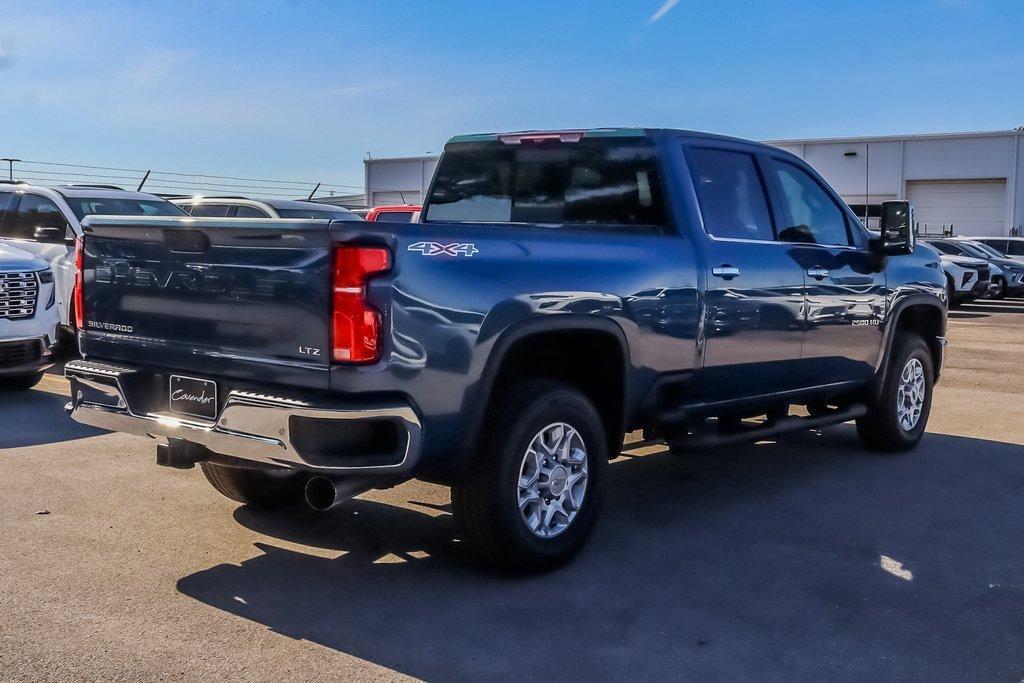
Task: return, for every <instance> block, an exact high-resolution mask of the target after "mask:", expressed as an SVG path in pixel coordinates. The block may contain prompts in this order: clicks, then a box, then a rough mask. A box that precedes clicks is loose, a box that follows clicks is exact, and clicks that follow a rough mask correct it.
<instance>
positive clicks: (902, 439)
mask: <svg viewBox="0 0 1024 683" xmlns="http://www.w3.org/2000/svg"><path fill="white" fill-rule="evenodd" d="M934 384H935V372H934V366H933V364H932V355H931V352H930V351H929V349H928V345H927V344H925V343H924V340H923V339H921V337H919V336H917V335H914V334H906V333H899V335H898V336H897V337H896V339H895V340H894V341H893V348H892V357H891V359H890V361H889V366H888V368H887V369H886V374H885V379H884V380H883V384H882V390H881V393H880V395H879V396H878V399H877V400H876V401H875V402H874V404H873V405H870V406H869V407H868V414H867V415H865V416H864V417H862V418H860V419H859V420H857V433H858V434H859V435H860V438H861V441H862V442H863V443H864V445H866V446H868V447H869V448H873V449H875V450H881V451H907V450H910V449H911V448H913V447H914V446H916V445H917V442H918V441H920V440H921V436H922V435H923V434H924V430H925V426H926V425H927V424H928V415H929V414H930V412H931V407H932V389H933V387H934Z"/></svg>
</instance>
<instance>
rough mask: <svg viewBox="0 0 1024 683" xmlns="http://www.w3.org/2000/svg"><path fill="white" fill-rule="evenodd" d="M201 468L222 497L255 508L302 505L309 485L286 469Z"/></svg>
mask: <svg viewBox="0 0 1024 683" xmlns="http://www.w3.org/2000/svg"><path fill="white" fill-rule="evenodd" d="M199 466H200V467H201V468H202V470H203V474H204V475H205V476H206V480H207V481H208V482H210V484H212V485H213V488H215V489H217V491H218V492H219V493H220V494H221V495H223V496H226V497H227V498H230V499H231V500H234V501H238V502H239V503H245V504H246V505H251V506H252V507H259V508H274V507H280V506H282V505H289V504H291V503H295V502H298V501H299V499H300V498H301V496H302V488H303V486H304V485H305V479H304V477H303V476H302V475H301V474H298V473H296V472H291V471H289V470H284V469H281V470H278V469H253V468H249V467H230V466H228V465H220V464H217V463H212V462H202V463H199Z"/></svg>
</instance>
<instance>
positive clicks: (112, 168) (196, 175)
mask: <svg viewBox="0 0 1024 683" xmlns="http://www.w3.org/2000/svg"><path fill="white" fill-rule="evenodd" d="M21 163H23V164H34V165H36V166H60V167H64V168H83V169H91V170H97V171H118V172H121V173H139V174H142V173H145V172H146V170H147V169H139V168H120V167H116V166H91V165H88V164H72V163H66V162H57V161H33V160H30V159H25V160H23V161H22V162H21ZM153 173H156V174H160V175H172V176H181V177H185V178H213V179H216V180H240V181H244V182H256V183H275V184H277V185H302V186H305V187H311V186H313V185H315V184H316V182H315V181H303V180H277V179H272V178H246V177H242V176H230V175H215V174H212V173H184V172H182V171H157V170H154V171H153ZM321 185H322V186H323V187H342V188H349V189H354V190H362V189H363V188H362V187H361V186H359V185H345V184H342V183H321Z"/></svg>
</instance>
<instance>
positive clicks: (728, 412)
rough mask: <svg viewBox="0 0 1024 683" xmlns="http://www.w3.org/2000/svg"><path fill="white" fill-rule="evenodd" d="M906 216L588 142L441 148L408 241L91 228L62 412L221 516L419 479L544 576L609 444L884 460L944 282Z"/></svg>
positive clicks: (793, 168) (746, 173) (923, 370)
mask: <svg viewBox="0 0 1024 683" xmlns="http://www.w3.org/2000/svg"><path fill="white" fill-rule="evenodd" d="M512 179H516V180H515V185H514V190H513V182H512ZM769 196H770V197H772V198H773V201H769V199H768V197H769ZM911 214H912V212H911V209H910V205H909V204H908V203H907V202H899V201H897V202H888V203H886V205H885V207H884V212H883V219H882V226H881V234H880V236H878V237H872V235H871V234H870V233H869V232H868V231H867V230H866V229H865V228H864V227H863V226H861V224H860V222H859V221H858V220H857V217H856V216H855V215H853V213H852V212H851V211H850V210H849V208H848V207H846V205H845V204H843V202H842V200H841V198H840V197H839V195H838V194H836V192H835V191H834V190H832V188H831V187H829V186H828V184H827V183H826V182H825V181H824V180H823V179H822V178H821V177H820V176H819V175H818V174H817V173H816V172H815V171H814V169H812V168H811V167H810V166H808V165H807V164H806V163H805V162H804V161H803V160H801V159H800V158H798V157H796V156H794V155H792V154H790V153H788V152H786V151H783V150H781V149H777V148H774V147H770V146H767V145H762V144H758V143H754V142H748V141H745V140H738V139H733V138H725V137H721V136H716V135H706V134H701V133H693V132H687V131H677V130H646V129H644V130H641V129H605V130H601V131H595V132H586V131H559V132H547V133H536V132H531V133H513V134H503V135H497V134H495V135H482V136H481V135H474V136H467V137H456V138H453V139H452V140H451V141H450V142H449V143H448V144H447V145H446V146H445V152H444V155H443V156H442V157H441V159H440V161H439V165H438V167H437V170H436V174H435V177H434V179H433V182H432V184H431V188H430V191H429V195H428V199H427V202H426V203H425V205H424V207H423V212H422V218H421V222H420V223H417V224H416V225H404V224H397V223H388V224H382V223H373V222H369V223H366V224H361V225H357V224H347V223H346V224H339V223H338V222H330V223H328V222H327V221H305V222H299V221H290V222H285V221H279V222H274V223H270V224H269V225H272V226H273V228H274V229H273V230H269V229H267V227H268V226H267V225H261V226H246V225H239V224H238V223H237V222H235V221H230V222H229V220H228V219H211V218H194V219H191V220H188V221H183V220H181V219H174V218H110V217H96V218H92V219H90V220H89V221H88V225H89V232H88V234H87V235H86V237H85V240H84V241H83V243H82V252H81V255H82V257H81V264H82V268H81V271H80V273H81V278H82V281H83V283H84V284H83V287H82V288H81V289H80V291H81V292H82V295H83V297H84V299H83V300H84V305H83V307H82V310H83V311H84V315H85V321H86V325H85V326H84V327H83V328H82V331H81V332H80V334H79V341H80V345H81V350H82V353H83V355H84V360H82V361H75V362H72V363H69V364H68V365H67V367H66V373H67V376H68V378H69V379H70V381H71V397H72V398H71V403H70V404H69V409H70V410H71V414H72V416H73V417H74V419H76V420H78V421H79V422H82V423H85V424H90V425H96V426H98V427H102V428H105V429H110V430H115V431H122V432H128V433H132V434H138V435H142V436H149V437H155V438H156V439H157V462H158V463H161V464H163V465H168V466H172V467H182V468H185V467H192V466H194V465H195V464H197V463H198V464H200V465H201V467H202V470H203V472H204V474H205V475H206V477H207V479H208V480H209V481H210V483H211V484H212V485H213V486H214V487H215V488H216V489H217V490H218V491H220V492H221V493H222V494H224V495H225V496H227V497H229V498H232V499H233V500H237V501H240V502H243V503H247V504H250V505H267V506H270V505H280V504H283V503H288V502H291V501H296V500H300V499H302V498H303V497H304V498H305V500H306V502H307V503H308V504H309V505H310V506H312V507H314V508H316V509H321V510H325V509H328V508H330V507H332V506H333V505H335V504H337V503H338V502H340V501H343V500H345V499H347V498H349V497H351V496H353V495H356V494H358V493H361V492H363V491H366V490H369V489H371V488H384V487H390V486H393V485H395V484H397V483H399V482H402V481H404V480H407V479H409V478H412V477H418V478H423V479H426V480H429V481H433V482H438V483H442V484H447V485H450V486H451V487H452V507H453V511H454V513H455V516H456V517H457V519H458V522H459V524H460V528H461V529H462V531H461V538H462V539H463V540H464V542H465V543H464V544H465V546H467V547H469V548H472V549H473V550H474V551H475V552H476V553H478V554H479V555H481V556H482V557H484V558H486V559H487V560H488V561H490V562H493V563H495V564H497V565H499V566H501V567H506V568H508V567H528V568H539V567H550V566H552V565H555V564H558V563H560V562H563V561H565V560H567V559H568V558H569V557H570V556H572V554H573V553H575V552H576V551H577V550H578V549H579V548H580V546H581V545H582V544H583V542H584V540H585V539H586V537H587V535H588V534H589V533H590V531H591V529H592V528H593V526H594V523H595V521H596V519H597V516H598V512H599V510H600V508H601V506H602V503H603V488H604V486H605V483H606V482H605V478H606V474H607V473H606V469H607V468H606V466H607V463H608V460H609V459H610V458H612V457H615V456H616V454H617V453H618V452H619V450H620V448H621V446H622V441H623V435H624V433H625V432H627V431H629V430H633V429H643V430H644V433H645V436H647V437H648V438H657V439H664V440H665V441H666V442H667V443H668V444H669V445H670V446H671V448H672V449H673V451H675V452H685V451H686V450H690V449H699V448H708V447H711V446H716V445H718V446H721V445H729V444H734V443H737V442H739V441H749V440H757V439H761V438H769V437H770V438H774V437H776V436H777V435H780V434H783V433H786V432H790V431H795V430H802V429H810V428H817V427H822V426H825V425H829V424H836V423H840V422H845V421H849V420H856V421H857V428H858V432H859V434H860V436H861V438H862V439H863V441H864V443H865V444H867V445H868V446H869V447H871V448H878V449H882V450H907V449H910V448H913V447H914V446H915V445H916V444H917V443H918V441H919V439H920V438H921V436H922V434H923V432H924V429H925V425H926V423H927V421H928V415H929V410H930V408H931V400H932V386H933V384H934V382H935V381H936V379H937V378H938V376H939V368H940V366H941V364H942V357H943V349H944V344H945V338H944V334H945V328H946V306H945V297H946V292H945V278H944V276H943V274H942V271H941V270H940V266H939V260H938V258H937V255H936V252H935V251H934V250H932V249H927V248H915V238H914V234H913V232H912V231H911V227H910V226H911V225H912V215H911ZM165 228H173V229H170V230H168V229H165ZM225 228H230V229H225ZM135 263H144V264H146V265H147V267H146V268H145V269H136V270H133V269H132V268H131V267H130V264H135ZM122 274H123V276H122ZM794 404H798V405H804V406H806V407H807V411H808V413H809V414H806V413H801V414H800V415H791V414H790V408H791V406H792V405H794ZM758 416H760V417H761V419H752V418H758ZM193 523H195V520H193Z"/></svg>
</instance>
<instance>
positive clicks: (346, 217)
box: [277, 209, 363, 221]
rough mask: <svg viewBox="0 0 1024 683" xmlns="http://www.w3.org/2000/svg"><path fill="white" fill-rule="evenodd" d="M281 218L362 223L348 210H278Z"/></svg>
mask: <svg viewBox="0 0 1024 683" xmlns="http://www.w3.org/2000/svg"><path fill="white" fill-rule="evenodd" d="M277 215H278V216H280V217H281V218H326V219H327V220H330V221H361V220H363V219H362V218H360V217H359V216H357V215H355V214H354V213H352V212H351V211H349V210H348V209H277Z"/></svg>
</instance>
